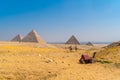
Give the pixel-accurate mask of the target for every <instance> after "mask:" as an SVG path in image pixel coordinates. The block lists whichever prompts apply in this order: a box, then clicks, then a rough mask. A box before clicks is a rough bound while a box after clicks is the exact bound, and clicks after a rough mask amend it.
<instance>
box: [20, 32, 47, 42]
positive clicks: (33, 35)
mask: <svg viewBox="0 0 120 80" xmlns="http://www.w3.org/2000/svg"><path fill="white" fill-rule="evenodd" d="M22 42H36V43H41V44H45V43H46V42H45V41H44V40H43V39H42V38H41V37H40V35H39V34H38V33H37V32H36V31H35V30H32V31H31V32H29V33H28V34H27V36H25V37H24V38H23V39H22Z"/></svg>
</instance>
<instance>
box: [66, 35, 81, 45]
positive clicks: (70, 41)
mask: <svg viewBox="0 0 120 80" xmlns="http://www.w3.org/2000/svg"><path fill="white" fill-rule="evenodd" d="M65 44H80V43H79V41H78V40H77V38H76V37H75V36H74V35H72V36H71V37H70V38H69V39H68V41H67V42H66V43H65Z"/></svg>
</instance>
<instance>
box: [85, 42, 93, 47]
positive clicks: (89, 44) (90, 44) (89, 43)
mask: <svg viewBox="0 0 120 80" xmlns="http://www.w3.org/2000/svg"><path fill="white" fill-rule="evenodd" d="M86 45H88V46H94V45H93V44H92V43H91V42H88V43H87V44H86Z"/></svg>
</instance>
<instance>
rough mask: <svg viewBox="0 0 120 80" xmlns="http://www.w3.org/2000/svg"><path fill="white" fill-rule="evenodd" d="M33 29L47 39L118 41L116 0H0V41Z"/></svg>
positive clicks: (119, 20) (119, 25)
mask: <svg viewBox="0 0 120 80" xmlns="http://www.w3.org/2000/svg"><path fill="white" fill-rule="evenodd" d="M32 29H35V30H36V31H37V32H38V33H39V34H40V35H41V37H42V38H43V39H44V40H45V41H47V42H65V41H67V39H68V38H69V37H70V36H71V35H75V36H76V37H77V38H78V40H80V41H103V42H104V41H119V40H120V0H0V40H10V39H12V38H13V37H14V36H16V35H17V34H21V35H23V36H24V35H26V34H27V33H28V32H30V31H31V30H32Z"/></svg>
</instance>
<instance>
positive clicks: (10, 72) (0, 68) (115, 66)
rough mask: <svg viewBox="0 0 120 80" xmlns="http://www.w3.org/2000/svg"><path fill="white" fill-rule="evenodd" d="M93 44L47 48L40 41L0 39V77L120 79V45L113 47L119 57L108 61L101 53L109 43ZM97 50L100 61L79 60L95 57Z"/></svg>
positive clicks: (1, 79) (14, 79) (27, 79)
mask: <svg viewBox="0 0 120 80" xmlns="http://www.w3.org/2000/svg"><path fill="white" fill-rule="evenodd" d="M94 45H95V46H87V45H79V46H77V47H78V48H79V50H77V51H74V50H73V51H71V52H70V51H69V50H68V47H69V46H70V45H64V44H49V45H48V47H46V46H40V45H39V44H37V43H19V42H0V80H120V64H119V61H116V59H119V60H120V57H119V54H120V48H114V50H115V51H117V53H119V54H118V56H117V57H116V59H114V58H113V61H112V62H111V63H106V62H103V61H102V60H103V58H102V57H104V58H105V56H104V55H102V54H100V52H101V53H104V52H107V51H106V49H104V48H103V47H104V46H107V45H106V44H102V45H100V44H99V45H98V44H94ZM72 46H73V47H74V45H72ZM110 50H111V52H112V50H113V49H109V51H110ZM94 51H96V52H97V53H99V54H97V55H96V59H98V60H99V62H95V63H93V64H80V63H79V59H80V57H81V54H88V55H90V56H92V53H93V52H94ZM115 51H114V52H115ZM114 55H115V53H114ZM109 57H110V58H111V56H110V55H109V56H107V58H108V60H109ZM110 60H112V58H111V59H110Z"/></svg>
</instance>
